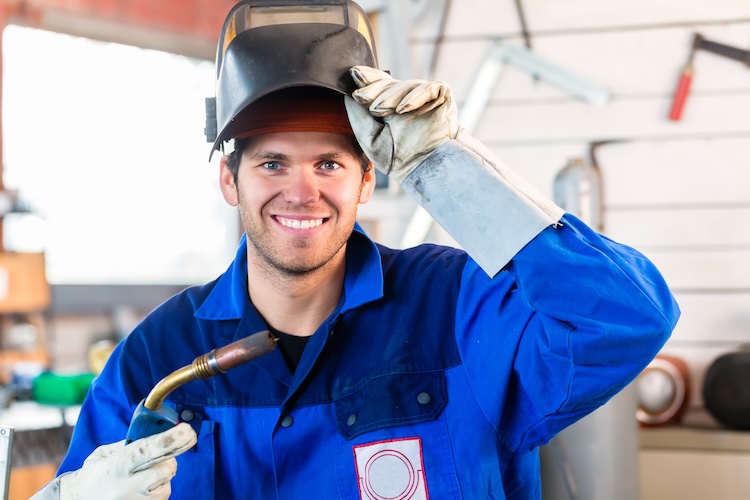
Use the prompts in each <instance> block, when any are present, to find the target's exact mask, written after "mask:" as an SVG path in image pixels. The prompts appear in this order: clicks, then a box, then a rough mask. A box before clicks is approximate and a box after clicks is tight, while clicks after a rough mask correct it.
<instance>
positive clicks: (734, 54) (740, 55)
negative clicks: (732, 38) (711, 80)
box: [669, 33, 750, 121]
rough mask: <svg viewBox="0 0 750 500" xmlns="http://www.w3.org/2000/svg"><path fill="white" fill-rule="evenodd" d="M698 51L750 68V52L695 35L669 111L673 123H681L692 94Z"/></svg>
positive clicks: (698, 34)
mask: <svg viewBox="0 0 750 500" xmlns="http://www.w3.org/2000/svg"><path fill="white" fill-rule="evenodd" d="M698 50H705V51H706V52H711V53H714V54H717V55H720V56H723V57H727V58H729V59H732V60H735V61H739V62H741V63H744V64H745V65H746V66H747V67H748V68H750V50H743V49H738V48H737V47H732V46H730V45H725V44H723V43H718V42H713V41H711V40H706V39H705V38H703V35H701V34H700V33H695V34H693V44H692V46H691V47H690V55H689V56H688V61H687V63H686V64H685V66H683V68H682V73H681V74H680V78H679V80H678V82H677V88H676V89H675V92H674V95H673V97H672V107H671V108H670V110H669V119H670V120H672V121H679V120H680V118H681V117H682V110H683V108H684V107H685V101H686V99H687V96H688V94H689V93H690V86H691V84H692V83H693V60H694V59H695V53H696V51H698Z"/></svg>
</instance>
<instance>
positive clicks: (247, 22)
mask: <svg viewBox="0 0 750 500" xmlns="http://www.w3.org/2000/svg"><path fill="white" fill-rule="evenodd" d="M308 23H314V24H337V25H340V26H343V27H347V28H352V29H354V30H356V31H358V32H359V33H360V34H361V35H362V36H363V37H364V39H365V40H366V41H367V43H368V45H369V46H370V49H371V50H372V53H373V55H374V56H375V57H376V60H377V56H376V55H375V54H376V52H375V42H374V39H373V38H374V37H373V34H372V29H371V27H370V22H369V21H368V19H367V15H366V14H365V12H364V11H363V10H362V8H361V7H360V6H359V5H357V4H355V3H354V2H352V1H350V0H319V1H314V0H313V1H310V0H303V1H295V0H245V1H244V2H241V3H239V4H237V5H236V6H235V7H234V9H232V11H231V12H230V13H229V15H228V16H227V19H226V21H225V22H224V28H223V29H222V32H221V38H220V39H219V53H218V54H217V56H216V71H217V74H218V73H220V72H221V65H222V62H223V60H224V54H225V53H226V51H227V48H228V47H229V44H230V43H232V40H234V39H235V38H236V37H237V36H238V35H239V34H241V33H243V32H245V31H248V30H251V29H254V28H260V27H262V26H276V25H282V24H308Z"/></svg>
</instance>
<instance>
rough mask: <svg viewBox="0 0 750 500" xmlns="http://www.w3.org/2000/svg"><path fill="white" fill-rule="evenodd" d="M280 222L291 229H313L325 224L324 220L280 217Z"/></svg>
mask: <svg viewBox="0 0 750 500" xmlns="http://www.w3.org/2000/svg"><path fill="white" fill-rule="evenodd" d="M279 222H281V225H282V226H286V227H291V228H292V229H311V228H313V227H318V226H319V225H321V224H323V219H313V220H297V219H285V218H283V217H279Z"/></svg>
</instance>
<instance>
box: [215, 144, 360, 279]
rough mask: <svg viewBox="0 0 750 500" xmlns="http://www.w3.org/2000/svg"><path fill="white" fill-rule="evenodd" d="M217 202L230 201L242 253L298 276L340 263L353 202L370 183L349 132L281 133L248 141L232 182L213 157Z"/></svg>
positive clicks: (351, 221) (356, 202)
mask: <svg viewBox="0 0 750 500" xmlns="http://www.w3.org/2000/svg"><path fill="white" fill-rule="evenodd" d="M220 182H221V190H222V193H223V195H224V199H225V200H226V201H227V202H228V203H229V204H230V205H232V206H238V207H239V211H240V218H241V219H242V224H243V227H244V229H245V231H246V232H247V239H248V258H249V259H251V260H252V261H253V262H254V263H256V264H258V265H260V266H262V267H264V268H266V269H273V270H276V271H281V272H282V273H284V274H304V273H307V272H310V271H314V270H316V269H319V268H321V267H323V266H325V265H326V264H329V263H331V264H329V265H333V264H334V263H336V262H343V258H344V247H345V245H346V242H347V240H348V239H349V236H350V235H351V232H352V229H353V227H354V222H355V219H356V216H357V206H358V205H359V204H360V203H365V202H367V201H368V200H369V199H370V196H371V195H372V191H373V188H374V187H375V174H374V173H373V172H372V169H371V170H370V171H369V172H367V173H365V175H364V179H363V177H362V167H361V165H360V162H359V158H358V157H357V153H356V151H355V149H354V146H353V144H352V138H351V137H350V136H346V135H342V134H332V133H327V132H284V133H274V134H265V135H260V136H257V137H253V138H252V139H250V141H249V143H248V145H247V147H246V148H245V150H244V152H243V154H242V159H241V161H240V166H239V170H238V174H237V184H236V185H235V183H234V179H233V176H232V173H231V172H230V171H229V169H228V168H227V166H226V157H224V158H223V159H222V162H221V179H220Z"/></svg>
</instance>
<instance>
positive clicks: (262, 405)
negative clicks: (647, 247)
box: [35, 0, 679, 500]
mask: <svg viewBox="0 0 750 500" xmlns="http://www.w3.org/2000/svg"><path fill="white" fill-rule="evenodd" d="M217 64H218V73H217V75H218V82H217V96H216V117H215V119H214V118H213V117H212V116H211V115H210V116H209V126H208V127H207V130H208V131H209V134H208V135H209V139H210V141H211V142H213V149H212V151H214V150H217V149H222V148H223V147H224V144H225V143H230V142H231V143H232V144H233V149H232V151H231V152H228V154H227V155H225V156H223V157H222V159H221V162H220V171H219V179H220V189H221V192H222V194H223V196H224V199H225V200H226V201H227V202H228V203H229V204H230V205H232V206H235V207H237V208H238V210H239V213H240V215H241V220H242V225H243V228H244V232H245V235H244V237H243V238H242V240H241V242H240V244H239V247H238V250H237V254H236V256H235V259H234V261H233V262H232V263H231V264H230V266H229V268H228V269H227V271H226V272H225V273H224V274H222V275H221V276H219V277H218V278H217V279H216V280H215V281H212V282H210V283H207V284H205V285H202V286H195V287H191V288H188V289H187V290H185V291H184V292H182V293H180V294H178V295H176V296H175V297H173V298H171V299H169V300H168V301H166V302H165V303H164V304H162V305H161V306H159V307H158V308H157V309H156V310H154V311H153V312H152V313H151V314H150V315H149V316H148V317H147V318H145V319H144V321H143V322H142V323H141V324H140V325H138V327H137V328H136V329H135V330H134V331H133V332H132V333H131V334H130V335H129V336H128V337H127V338H126V339H125V340H124V341H123V342H121V344H120V345H119V346H118V347H117V349H115V351H114V352H113V354H112V356H111V358H110V359H109V361H108V363H107V366H106V367H105V369H104V370H103V371H102V373H101V375H100V376H99V377H98V378H97V380H96V381H95V382H94V384H93V385H92V387H91V391H90V392H89V394H88V396H87V398H86V401H85V402H84V404H83V408H82V410H81V414H80V417H79V420H78V423H77V425H76V427H75V431H74V435H73V440H72V444H71V447H70V450H69V453H68V455H67V456H66V458H65V461H64V462H63V464H62V465H61V467H60V476H59V477H58V478H57V479H56V480H55V481H54V482H53V483H51V484H50V485H49V486H48V487H47V488H46V489H45V491H43V492H42V493H40V495H39V497H38V498H39V499H41V498H58V496H59V498H62V499H64V500H67V499H87V498H91V499H126V498H127V499H130V498H141V497H148V498H152V499H154V498H156V499H165V498H168V497H169V496H170V494H173V497H174V498H178V499H188V498H190V499H192V498H200V499H202V500H205V499H221V500H229V499H247V498H257V499H263V500H270V499H300V498H321V499H336V498H340V499H348V500H351V499H362V500H382V499H400V500H427V499H428V498H434V499H440V500H448V499H460V498H466V499H486V498H495V499H503V498H512V499H522V500H529V499H539V498H541V485H540V476H539V470H540V466H539V455H538V447H539V446H541V445H543V444H545V443H547V442H548V441H549V440H550V439H551V438H552V437H553V436H555V435H556V434H557V433H558V432H560V431H561V430H562V429H564V428H565V427H566V426H568V425H570V424H572V423H574V422H575V421H577V420H579V419H580V418H582V417H584V416H585V415H587V414H589V413H590V412H592V411H593V410H595V409H596V408H598V407H599V406H601V405H602V404H604V403H605V402H607V401H608V400H609V399H610V398H611V397H612V396H614V395H615V394H616V393H617V392H618V391H619V390H621V389H622V388H623V387H625V386H626V385H627V384H628V383H629V382H630V381H632V380H633V379H634V378H635V377H636V376H637V375H638V373H639V372H640V371H641V370H642V369H643V368H644V367H645V366H646V365H647V364H648V363H649V362H650V361H651V359H653V357H654V356H655V355H656V354H657V352H658V351H659V350H660V349H661V347H662V346H663V344H664V342H666V340H667V339H668V337H669V335H670V333H671V331H672V329H673V328H674V325H675V323H676V321H677V319H678V317H679V308H678V306H677V304H676V303H675V301H674V299H673V297H672V295H671V293H670V291H669V288H668V286H667V285H666V284H665V282H664V280H663V279H662V277H661V275H660V274H659V272H658V270H657V269H656V268H655V267H654V266H653V264H652V263H651V262H649V260H648V259H647V258H646V257H644V256H643V255H642V254H640V253H638V252H637V251H635V250H633V249H632V248H629V247H627V246H624V245H621V244H618V243H616V242H613V241H612V240H610V239H608V238H605V237H603V236H601V235H599V234H597V233H596V232H595V231H593V230H592V229H591V228H589V227H587V226H586V225H585V224H584V223H582V222H581V221H580V220H578V219H576V218H575V217H573V216H572V215H569V214H564V213H563V211H562V210H561V209H560V208H559V207H557V206H555V204H554V203H552V202H550V201H549V200H547V199H546V198H545V197H544V196H543V195H541V194H540V193H539V192H537V191H536V190H535V189H534V188H533V187H531V186H529V185H528V184H527V183H525V182H524V181H523V180H522V179H520V178H519V177H518V175H516V174H515V173H514V172H513V171H512V170H511V169H510V168H509V167H507V166H506V165H504V164H503V163H502V162H501V161H500V160H498V159H497V158H495V157H494V156H493V155H492V153H490V152H489V151H487V149H486V148H485V147H484V146H483V145H482V144H481V143H479V142H477V141H476V139H474V138H472V137H471V136H470V135H469V134H467V133H466V131H464V130H462V129H461V127H460V125H459V123H458V121H457V112H456V105H455V102H454V100H453V97H452V95H451V90H450V88H449V87H448V86H447V85H446V84H445V83H443V82H425V81H420V80H405V81H399V80H396V79H394V78H392V77H391V76H390V75H389V74H387V73H386V72H383V71H381V70H379V69H377V62H376V58H375V52H374V47H373V46H372V34H371V33H370V31H369V25H368V24H367V21H366V17H365V16H364V13H363V12H362V11H361V9H359V8H358V7H357V6H356V4H354V3H353V2H351V1H350V0H310V1H309V2H300V1H292V0H289V1H287V2H285V1H283V0H245V1H243V2H241V3H240V4H238V5H237V6H236V7H235V8H234V9H233V10H232V11H231V12H230V14H229V17H228V18H227V22H226V23H225V27H224V31H223V33H222V36H221V39H220V42H219V53H218V57H217ZM209 109H211V106H209ZM214 128H215V131H214V130H213V129H214ZM213 132H215V134H214V133H213ZM373 165H374V167H375V168H377V169H378V170H380V171H381V172H383V173H385V174H387V175H389V176H390V178H391V179H393V180H394V181H396V182H398V183H399V184H400V186H401V188H402V189H403V190H404V191H405V192H406V193H408V194H409V195H411V196H412V197H413V198H414V199H415V200H416V201H417V202H418V203H419V204H420V205H422V206H423V207H424V208H425V209H426V210H427V211H428V212H430V214H431V215H432V216H433V217H434V218H435V219H436V220H437V221H438V222H439V223H440V224H441V225H442V226H443V227H444V228H445V229H446V230H447V231H448V232H449V233H450V234H451V235H452V236H453V237H454V238H455V239H456V241H457V242H458V243H459V244H460V245H461V247H462V249H458V248H449V247H442V246H436V245H419V246H417V247H414V248H409V249H404V250H397V249H391V248H387V247H385V246H383V245H379V244H377V243H376V242H374V241H372V240H371V239H370V238H369V237H368V236H367V235H366V234H365V233H364V232H363V231H362V229H361V227H359V226H358V225H357V224H356V217H357V208H358V206H359V205H360V204H362V203H366V202H367V201H368V200H369V199H370V198H371V196H372V193H373V189H374V170H373ZM262 330H270V331H271V332H272V333H273V335H274V336H275V337H276V339H277V342H278V343H277V345H278V348H277V349H274V350H273V351H272V352H270V353H269V354H266V355H265V356H262V357H260V358H258V359H255V360H253V361H250V362H247V363H245V364H242V365H240V366H237V367H236V368H233V369H232V370H229V371H227V372H226V373H222V374H220V375H218V376H216V377H213V378H211V379H209V380H205V381H192V382H191V383H188V384H186V385H183V386H181V387H179V388H178V389H176V390H174V391H173V392H171V393H170V394H169V395H168V397H166V400H165V403H164V404H165V405H166V406H168V407H169V408H170V409H172V410H174V413H175V414H176V415H178V416H179V421H180V423H179V424H177V425H175V426H174V427H172V428H170V429H168V430H165V431H163V432H159V433H156V434H154V435H150V436H145V437H141V438H139V439H136V440H135V441H134V442H132V443H131V444H128V445H125V443H124V442H123V441H121V440H122V439H123V438H124V437H125V435H126V433H127V432H128V429H129V427H131V426H130V422H131V418H132V417H133V413H134V412H138V411H139V410H138V409H137V408H140V407H139V403H140V402H141V401H143V400H144V398H146V396H147V395H148V394H149V392H150V391H151V389H152V388H153V387H154V386H155V385H157V384H158V383H159V381H161V380H163V379H164V377H166V376H168V375H169V374H171V373H173V372H175V370H178V369H180V368H181V367H184V366H186V365H188V364H190V363H191V361H192V360H193V359H195V357H196V356H198V355H200V354H202V353H206V352H209V351H210V350H212V349H215V348H220V347H223V346H227V345H229V344H231V343H233V342H236V341H238V340H240V339H243V338H245V337H247V336H248V335H250V334H252V333H254V332H258V331H262ZM633 418H635V415H634V416H633ZM165 427H169V426H166V425H165ZM110 443H114V444H110ZM613 453H616V450H613ZM45 495H46V496H45ZM604 495H605V496H606V493H604ZM35 500H36V499H35Z"/></svg>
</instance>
